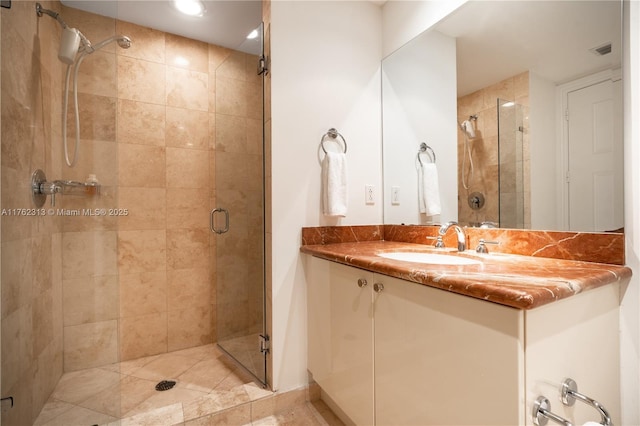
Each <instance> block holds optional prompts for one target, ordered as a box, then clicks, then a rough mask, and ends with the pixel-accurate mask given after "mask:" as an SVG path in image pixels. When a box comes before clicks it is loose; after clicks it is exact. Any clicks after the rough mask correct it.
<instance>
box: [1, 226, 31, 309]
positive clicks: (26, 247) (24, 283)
mask: <svg viewBox="0 0 640 426" xmlns="http://www.w3.org/2000/svg"><path fill="white" fill-rule="evenodd" d="M2 219H3V225H4V217H3V218H2ZM22 219H23V220H24V218H22ZM31 258H32V239H31V238H28V239H27V238H25V239H21V240H16V241H8V242H3V244H2V269H1V270H0V273H1V274H2V317H3V319H4V318H6V317H7V316H9V315H10V314H12V313H13V312H15V311H16V310H18V309H19V308H21V307H24V306H26V305H28V304H29V303H30V302H31V299H32V297H33V286H32V283H33V276H34V270H33V268H32V265H31Z"/></svg>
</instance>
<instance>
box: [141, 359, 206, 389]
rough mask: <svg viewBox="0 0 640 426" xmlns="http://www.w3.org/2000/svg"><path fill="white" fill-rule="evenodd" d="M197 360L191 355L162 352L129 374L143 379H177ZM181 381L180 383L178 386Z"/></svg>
mask: <svg viewBox="0 0 640 426" xmlns="http://www.w3.org/2000/svg"><path fill="white" fill-rule="evenodd" d="M198 362H199V361H198V360H197V359H194V358H192V357H187V356H182V355H176V354H175V353H165V354H162V355H160V356H158V357H156V358H154V359H152V360H151V361H150V362H148V363H146V364H145V365H143V366H141V367H140V368H138V369H135V370H132V371H131V373H130V375H131V376H134V377H138V378H140V379H144V380H151V381H156V382H157V381H160V380H169V379H171V380H177V378H178V377H179V376H180V375H181V374H182V373H184V372H185V371H187V370H188V369H190V368H191V367H193V366H194V365H196V364H197V363H198ZM178 387H184V386H182V383H180V386H178Z"/></svg>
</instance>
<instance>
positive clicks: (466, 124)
mask: <svg viewBox="0 0 640 426" xmlns="http://www.w3.org/2000/svg"><path fill="white" fill-rule="evenodd" d="M477 120H478V116H477V115H476V114H474V115H470V116H469V119H468V120H464V121H463V122H462V123H460V124H459V126H460V130H462V133H463V134H464V152H463V154H462V186H463V187H464V189H469V183H468V182H469V181H471V180H473V157H472V155H471V141H472V140H473V139H475V137H476V130H475V123H476V121H477ZM467 157H468V158H469V179H465V175H466V169H467V166H466V160H467Z"/></svg>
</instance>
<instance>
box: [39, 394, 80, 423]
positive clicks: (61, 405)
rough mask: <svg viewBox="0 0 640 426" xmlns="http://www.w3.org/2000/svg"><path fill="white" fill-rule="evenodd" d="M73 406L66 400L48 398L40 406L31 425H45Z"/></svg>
mask: <svg viewBox="0 0 640 426" xmlns="http://www.w3.org/2000/svg"><path fill="white" fill-rule="evenodd" d="M73 407H75V405H73V404H70V403H68V402H64V401H58V400H55V399H49V400H48V401H47V403H46V404H44V406H43V407H42V410H41V411H40V414H39V415H38V417H37V419H36V421H35V422H34V423H33V426H42V425H45V424H47V423H48V422H50V421H51V420H53V419H54V418H56V417H58V416H59V415H61V414H63V413H64V412H65V411H68V410H70V409H72V408H73Z"/></svg>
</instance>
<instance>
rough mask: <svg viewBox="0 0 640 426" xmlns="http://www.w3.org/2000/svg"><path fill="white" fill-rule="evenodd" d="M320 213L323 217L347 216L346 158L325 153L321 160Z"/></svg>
mask: <svg viewBox="0 0 640 426" xmlns="http://www.w3.org/2000/svg"><path fill="white" fill-rule="evenodd" d="M322 212H323V213H324V215H325V216H342V217H345V216H346V215H347V156H346V155H345V154H344V153H341V152H327V154H326V155H325V156H324V159H323V160H322Z"/></svg>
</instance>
